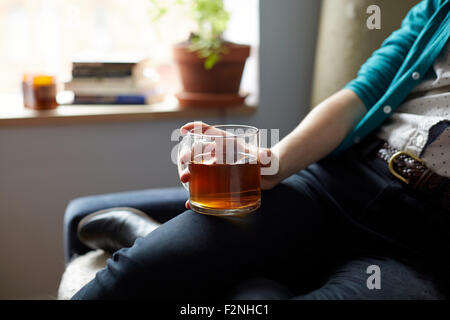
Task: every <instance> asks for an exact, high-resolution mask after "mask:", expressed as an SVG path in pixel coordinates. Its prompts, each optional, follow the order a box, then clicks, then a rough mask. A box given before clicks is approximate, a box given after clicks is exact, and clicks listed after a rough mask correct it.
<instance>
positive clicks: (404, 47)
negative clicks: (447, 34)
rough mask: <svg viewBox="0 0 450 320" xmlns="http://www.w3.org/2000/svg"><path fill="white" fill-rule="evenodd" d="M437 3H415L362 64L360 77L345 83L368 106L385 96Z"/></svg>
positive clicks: (431, 0) (432, 0)
mask: <svg viewBox="0 0 450 320" xmlns="http://www.w3.org/2000/svg"><path fill="white" fill-rule="evenodd" d="M438 3H439V1H437V0H423V1H421V2H420V3H418V4H417V5H415V6H414V7H413V8H412V9H411V10H410V11H409V12H408V14H407V15H406V17H405V18H404V19H403V21H402V24H401V27H400V29H398V30H396V31H394V32H393V33H392V34H391V35H390V36H389V37H388V38H386V39H385V40H384V41H383V43H382V45H381V47H380V48H379V49H377V50H376V51H374V52H373V54H372V56H371V57H370V58H369V59H368V60H367V61H366V62H365V63H364V64H363V65H362V66H361V68H360V69H359V71H358V74H357V77H356V78H355V79H353V80H352V81H350V82H349V83H348V84H347V85H346V86H345V87H344V88H347V89H350V90H352V91H354V92H355V93H356V94H357V95H358V96H359V98H360V99H361V100H362V101H363V103H364V105H365V106H366V108H367V109H370V108H371V107H372V106H374V105H375V103H376V102H377V101H378V100H379V99H380V98H381V97H382V96H383V94H384V92H385V91H386V90H387V88H388V87H389V84H390V83H391V82H392V80H393V79H394V77H395V75H396V73H397V71H398V70H399V68H400V66H401V65H402V63H403V61H404V59H405V58H406V56H407V54H408V51H409V50H410V48H411V47H412V45H413V43H414V41H415V40H416V38H417V37H418V35H419V34H420V32H421V31H422V29H423V27H424V26H425V25H426V23H427V22H428V20H429V19H430V17H431V16H432V15H433V13H434V12H435V11H436V10H437V7H438Z"/></svg>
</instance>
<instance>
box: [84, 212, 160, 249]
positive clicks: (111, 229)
mask: <svg viewBox="0 0 450 320" xmlns="http://www.w3.org/2000/svg"><path fill="white" fill-rule="evenodd" d="M159 225H160V223H159V222H157V221H155V220H153V219H152V218H150V217H149V216H148V215H147V214H145V213H144V212H142V211H140V210H137V209H134V208H128V207H120V208H109V209H104V210H100V211H96V212H94V213H91V214H89V215H87V216H86V217H84V218H83V219H82V220H81V221H80V223H79V224H78V238H79V239H80V241H81V242H83V243H84V244H85V245H87V246H88V247H90V248H92V249H103V250H104V251H106V252H109V253H114V252H115V251H117V250H119V249H121V248H128V247H131V246H132V245H133V243H134V241H135V240H136V239H137V238H138V237H145V236H146V235H147V234H148V233H150V232H151V231H152V230H154V229H156V228H157V227H158V226H159Z"/></svg>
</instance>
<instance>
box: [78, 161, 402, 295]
mask: <svg viewBox="0 0 450 320" xmlns="http://www.w3.org/2000/svg"><path fill="white" fill-rule="evenodd" d="M355 163H356V162H355ZM340 170H341V171H340ZM389 185H390V183H388V182H386V178H385V177H382V176H380V175H378V174H376V173H374V172H372V171H371V170H370V168H368V167H367V166H366V165H362V164H358V163H356V165H355V164H354V163H353V164H352V163H350V164H349V163H347V162H345V161H342V160H340V161H339V160H336V161H335V160H328V161H327V162H325V163H324V164H315V165H313V166H311V167H309V168H308V169H307V170H303V171H301V172H300V173H298V174H295V175H293V176H291V177H289V178H288V179H286V180H285V181H283V182H282V183H281V184H280V185H278V186H277V187H275V188H274V189H272V190H270V191H264V192H263V194H262V206H261V208H260V209H259V210H258V211H257V212H255V213H254V214H251V215H250V216H248V217H247V218H244V219H242V218H218V217H213V216H206V215H200V214H197V213H194V212H192V211H190V210H188V211H185V212H184V213H182V214H180V215H178V216H176V217H175V218H173V219H171V220H169V221H167V222H165V223H164V224H163V225H161V226H160V227H159V228H158V229H156V230H154V231H153V232H151V233H150V234H149V235H148V236H146V237H145V238H140V239H138V240H137V241H136V242H135V244H134V245H133V246H132V247H131V248H128V249H122V250H119V251H118V252H116V253H115V254H114V255H113V258H112V259H111V260H109V261H108V263H107V267H106V268H105V269H103V270H102V271H100V272H99V273H98V274H97V276H96V278H95V279H94V280H93V281H91V282H90V283H89V284H88V285H87V286H86V287H84V288H82V289H81V290H80V291H79V292H78V293H77V294H76V295H75V296H74V298H77V299H98V298H100V299H103V298H135V297H136V298H161V299H164V298H172V299H173V298H186V297H189V298H214V297H220V296H221V295H222V294H224V293H226V292H229V290H230V288H233V287H234V286H236V285H238V284H239V283H240V282H242V281H244V280H246V279H250V278H254V277H263V278H269V279H273V280H274V281H276V282H278V283H280V285H281V286H285V287H287V289H288V290H290V291H292V292H293V293H294V294H296V295H299V297H300V298H301V296H303V295H304V296H303V297H308V294H309V297H312V296H314V295H316V296H319V297H320V296H321V295H323V296H324V297H326V296H327V295H329V294H330V293H328V294H325V292H326V290H328V291H329V289H327V288H328V287H327V285H328V283H329V282H327V280H328V276H329V275H330V274H333V273H332V272H331V271H332V270H331V269H330V268H332V266H333V262H336V260H337V259H343V258H345V257H351V256H355V255H358V254H363V255H369V256H370V254H378V255H384V254H386V256H390V257H392V256H394V257H395V256H396V254H397V253H398V251H397V250H391V246H390V245H391V243H389V241H385V240H384V239H383V237H378V236H376V235H374V233H371V232H367V230H366V229H364V228H359V227H358V223H356V224H355V223H354V221H353V219H352V216H354V215H355V214H358V213H359V210H361V211H362V212H364V211H365V209H366V208H365V206H366V203H367V202H370V203H372V202H373V201H374V200H375V199H376V198H377V196H378V194H380V193H381V192H382V190H383V188H385V187H386V186H389ZM352 199H354V201H352ZM399 227H400V226H399ZM393 252H394V253H393ZM399 258H400V259H402V258H403V257H402V256H401V255H400V256H399ZM390 261H394V260H392V259H391V260H390ZM353 265H354V264H350V265H349V266H353ZM392 265H394V264H392ZM400 269H401V268H400ZM368 276H369V275H367V274H364V275H361V277H362V278H361V279H364V277H366V278H367V277H368ZM329 279H332V277H331V278H329ZM349 281H350V282H351V281H352V280H351V279H350V280H349ZM322 285H324V287H323V288H324V290H325V291H322V292H321V293H317V291H314V289H317V288H320V287H321V286H322ZM363 285H364V286H365V283H364V284H363ZM332 288H334V287H332ZM320 290H321V289H319V291H320ZM364 290H365V289H364ZM309 292H310V293H309ZM329 292H330V291H329ZM331 292H334V291H333V290H331ZM339 292H340V291H339V290H338V291H337V293H339ZM390 292H391V291H390ZM372 295H373V293H372ZM331 296H333V295H331ZM353 298H354V297H353ZM397 298H402V297H397Z"/></svg>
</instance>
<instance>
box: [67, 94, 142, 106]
mask: <svg viewBox="0 0 450 320" xmlns="http://www.w3.org/2000/svg"><path fill="white" fill-rule="evenodd" d="M73 104H146V96H144V95H116V96H80V95H75V97H74V101H73Z"/></svg>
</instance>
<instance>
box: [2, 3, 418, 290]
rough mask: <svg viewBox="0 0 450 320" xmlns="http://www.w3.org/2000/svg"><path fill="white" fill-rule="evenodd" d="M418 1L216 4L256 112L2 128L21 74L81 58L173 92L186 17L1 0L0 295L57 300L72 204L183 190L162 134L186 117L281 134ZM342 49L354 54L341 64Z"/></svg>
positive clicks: (54, 69) (65, 71) (124, 6)
mask: <svg viewBox="0 0 450 320" xmlns="http://www.w3.org/2000/svg"><path fill="white" fill-rule="evenodd" d="M415 2H417V1H411V0H402V1H396V2H395V3H393V2H392V1H390V3H389V1H387V0H384V1H383V0H374V1H366V0H330V1H326V0H323V1H318V0H279V1H272V0H245V1H240V0H224V4H225V6H226V8H227V9H228V10H229V11H230V13H231V19H230V22H229V26H228V28H227V31H226V33H225V36H226V38H227V39H230V40H231V41H234V42H238V43H246V44H250V45H251V47H252V50H251V56H250V58H249V59H248V60H247V62H246V67H245V70H244V75H243V79H242V83H241V89H242V90H243V91H245V92H248V93H250V95H251V96H252V97H253V99H252V100H251V104H252V105H253V106H254V107H255V108H256V111H255V112H252V113H251V114H248V115H240V116H239V115H228V114H227V113H225V112H224V113H220V114H218V115H212V116H211V115H210V116H204V117H203V116H202V117H201V119H199V118H193V117H189V116H181V117H180V116H177V117H173V118H170V117H164V118H161V119H146V120H145V119H144V120H139V121H134V120H124V121H111V122H108V121H89V122H85V123H83V122H74V123H70V124H69V123H58V122H55V123H52V124H49V123H47V124H42V125H39V124H34V125H6V122H2V116H1V114H2V110H4V109H5V110H6V109H8V108H12V107H11V106H9V104H8V103H9V101H11V99H9V98H8V99H6V98H5V97H6V96H8V97H15V96H17V97H19V96H20V95H21V86H20V82H21V81H22V78H23V74H24V73H26V72H30V71H33V72H42V70H44V71H45V72H50V73H52V74H54V75H55V76H56V77H57V79H58V80H59V81H62V82H63V81H68V80H69V79H70V76H71V65H72V59H73V57H74V56H75V55H78V54H80V53H92V52H94V53H103V54H104V53H115V52H117V53H122V52H131V53H133V54H136V53H138V54H143V55H145V56H146V57H148V58H149V61H150V66H151V67H152V68H154V69H155V70H156V71H158V72H161V70H165V71H166V72H167V74H168V75H169V76H168V79H170V81H172V82H170V81H169V84H170V86H172V89H174V90H175V88H177V86H179V79H178V77H177V76H176V68H175V67H174V64H173V60H172V50H171V48H172V45H173V44H174V43H177V42H179V41H183V40H184V39H186V38H187V37H188V36H189V32H190V31H189V30H190V28H191V24H192V22H191V21H190V20H189V19H188V18H187V16H186V13H185V12H183V11H182V10H171V12H170V14H168V15H166V16H164V17H163V18H162V19H161V21H160V22H159V24H158V27H155V26H154V25H152V23H151V19H150V18H149V12H148V11H149V6H148V5H149V3H148V1H146V0H2V1H1V2H0V70H1V77H0V299H51V298H54V297H55V296H56V291H57V288H58V284H59V281H60V278H61V275H62V273H63V271H64V256H63V234H62V225H63V217H64V210H65V207H66V206H67V204H68V202H69V201H70V200H71V199H73V198H75V197H79V196H84V195H90V194H100V193H110V192H120V191H127V190H137V189H146V188H157V187H169V186H179V185H180V183H179V181H178V175H177V170H176V167H175V165H173V164H172V162H171V160H170V154H171V151H172V148H174V146H175V144H176V142H173V141H171V140H170V137H171V133H172V131H173V130H174V129H176V128H178V127H180V126H181V125H182V124H184V123H186V122H188V121H192V120H203V121H205V122H208V123H211V124H219V123H236V124H250V125H255V126H257V127H259V128H266V129H272V128H276V129H280V138H282V137H283V136H284V135H286V134H287V133H289V132H290V131H291V130H292V129H293V128H294V127H295V126H296V125H297V124H298V123H299V121H300V120H301V119H302V118H303V117H304V116H305V115H306V114H307V113H308V111H309V110H310V108H311V106H312V103H311V100H320V99H322V97H323V96H326V95H327V94H330V93H332V92H334V91H336V90H338V89H339V88H340V87H341V86H342V85H343V84H345V82H346V81H348V80H350V78H351V77H353V76H354V75H355V73H356V70H357V68H358V67H359V64H360V63H361V62H363V61H364V60H365V59H366V58H367V57H368V55H369V54H370V52H371V51H372V50H373V49H374V48H376V47H377V46H379V44H380V43H381V41H382V39H384V37H385V36H386V35H387V34H389V33H390V32H391V31H392V30H393V29H395V28H396V27H398V26H399V25H400V20H399V17H401V16H402V15H404V13H405V12H406V11H407V10H408V9H409V7H410V6H411V5H412V4H413V3H415ZM337 3H339V5H338V4H337ZM369 4H378V5H379V6H380V7H381V10H382V14H384V13H386V17H387V18H386V20H382V26H383V27H382V30H367V29H366V27H365V20H366V19H367V13H366V8H367V6H368V5H369ZM383 17H384V16H383ZM383 19H384V18H383ZM385 21H386V24H384V23H385ZM388 21H391V22H388ZM355 35H357V36H355ZM355 37H356V38H357V41H356V40H349V39H354V38H355ZM317 48H320V51H318V53H317V55H316V49H317ZM337 48H338V49H339V50H337ZM347 56H349V57H352V56H353V57H355V56H356V58H354V59H353V60H352V61H351V62H349V60H350V59H347V58H346V57H347ZM316 57H317V59H316ZM317 61H320V63H317ZM340 61H344V62H345V63H341V62H340ZM315 63H316V64H315ZM326 70H330V71H329V72H326ZM313 83H314V87H313ZM330 83H331V85H330ZM313 92H314V94H313ZM313 95H314V97H313ZM314 102H317V101H314ZM21 108H22V106H21ZM30 114H31V115H32V116H33V115H34V113H30Z"/></svg>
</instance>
